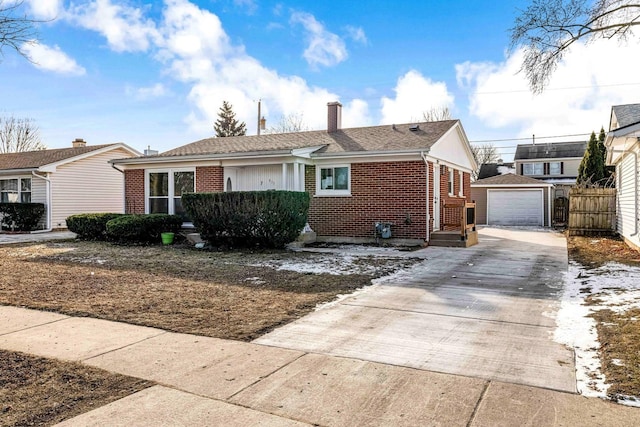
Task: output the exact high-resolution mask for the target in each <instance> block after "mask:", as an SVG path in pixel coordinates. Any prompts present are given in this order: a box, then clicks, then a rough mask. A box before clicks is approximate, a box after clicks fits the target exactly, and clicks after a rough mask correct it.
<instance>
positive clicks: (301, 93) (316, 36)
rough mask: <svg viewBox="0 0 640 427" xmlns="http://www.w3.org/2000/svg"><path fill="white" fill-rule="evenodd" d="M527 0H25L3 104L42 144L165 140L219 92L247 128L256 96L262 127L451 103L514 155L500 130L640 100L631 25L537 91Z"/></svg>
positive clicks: (193, 133) (6, 62)
mask: <svg viewBox="0 0 640 427" xmlns="http://www.w3.org/2000/svg"><path fill="white" fill-rule="evenodd" d="M526 4H527V2H526V1H520V0H518V1H509V2H496V1H491V2H490V1H484V0H476V1H472V2H471V1H460V0H450V1H446V2H435V1H422V2H417V1H415V2H409V1H398V2H386V1H371V2H342V1H341V2H337V1H331V0H327V1H313V2H311V1H296V2H290V3H288V2H282V1H260V0H217V1H213V0H210V1H187V0H166V1H164V2H153V3H146V2H141V1H138V0H125V1H122V0H93V1H83V0H76V1H74V2H73V3H71V2H68V1H61V0H27V2H26V7H27V8H28V9H29V12H30V13H32V14H33V15H35V16H36V17H38V18H40V19H43V20H51V21H49V22H46V23H43V24H41V25H40V26H39V33H40V44H37V45H33V46H25V48H26V49H27V50H28V52H29V53H30V55H31V57H32V59H33V60H34V62H35V63H30V62H28V61H26V60H25V59H23V58H22V57H20V56H18V55H17V54H15V53H14V52H12V51H9V50H5V51H4V57H3V58H2V62H0V93H1V94H2V105H0V114H5V115H7V114H13V115H15V116H18V117H29V118H32V119H34V120H35V121H36V123H37V124H38V126H39V127H40V130H41V134H42V138H43V142H44V143H45V144H46V145H47V146H48V147H50V148H60V147H67V146H70V145H71V141H72V140H73V139H75V138H84V139H85V140H87V141H88V142H89V143H90V144H102V143H110V142H124V143H126V144H128V145H130V146H132V147H133V148H136V149H138V150H140V151H142V150H144V149H145V148H146V147H147V146H151V148H152V149H157V150H160V151H164V150H168V149H171V148H174V147H176V146H179V145H183V144H186V143H189V142H192V141H195V140H198V139H201V138H205V137H209V136H212V135H213V122H214V121H215V119H216V117H217V112H218V109H219V107H220V105H221V104H222V100H228V101H230V102H231V103H232V104H233V106H234V110H235V111H236V113H237V116H238V118H239V119H241V120H244V121H245V122H246V123H247V125H248V130H249V133H250V134H254V133H255V131H256V124H255V122H256V115H257V104H256V102H255V101H256V100H257V99H262V111H263V114H264V116H265V117H266V119H267V127H269V125H275V124H276V123H277V122H278V121H280V120H281V118H282V117H283V116H286V115H292V114H293V115H298V116H300V115H301V116H302V117H303V121H304V122H305V123H306V124H307V125H308V126H309V127H310V128H312V129H323V128H324V127H325V126H326V103H327V102H330V101H335V100H338V101H340V102H342V104H343V106H344V110H343V126H344V127H357V126H367V125H376V124H391V123H408V122H412V121H414V120H416V119H418V118H420V117H421V116H422V113H423V112H424V111H429V110H430V109H432V108H439V107H442V106H447V107H448V108H449V109H450V110H451V112H452V115H453V117H454V118H459V119H461V120H462V124H463V126H464V128H465V130H466V132H467V136H468V138H469V139H470V140H471V141H482V140H498V141H497V142H495V145H496V146H498V147H499V148H500V154H501V155H502V157H503V158H504V159H505V160H509V159H510V158H511V157H512V156H513V152H514V151H515V149H514V148H513V147H514V146H515V144H517V142H518V141H499V140H502V139H510V138H530V137H531V135H532V134H535V135H536V136H537V137H544V136H556V135H574V134H585V133H589V132H591V131H592V130H598V129H599V128H600V126H605V128H606V126H607V125H608V118H609V112H610V108H611V105H614V104H625V103H636V102H638V101H639V100H640V77H637V76H636V74H637V73H636V72H635V70H636V69H637V65H639V64H637V62H638V61H639V60H638V59H636V57H638V55H637V54H636V52H637V46H638V45H637V40H631V41H630V42H629V43H627V44H619V43H617V42H611V41H598V42H595V43H592V44H590V45H587V46H584V45H576V46H575V47H574V48H573V49H572V51H571V53H570V54H569V55H567V57H566V58H565V61H564V63H563V64H561V66H560V67H559V69H558V71H557V72H556V73H555V74H554V76H553V79H552V81H551V84H550V86H549V90H548V91H546V92H545V93H543V94H542V95H537V96H536V95H532V94H531V93H530V92H529V91H528V88H527V83H526V81H525V79H524V77H523V76H522V74H518V73H517V71H518V69H519V66H520V60H521V53H520V52H519V51H515V52H513V53H512V55H511V56H509V57H508V56H507V55H506V50H507V48H508V44H509V28H510V27H511V25H512V23H513V20H514V17H515V16H516V14H517V11H518V10H517V8H518V7H520V8H523V7H525V6H526ZM612 58H613V59H612ZM559 139H560V138H556V139H540V141H554V140H559ZM565 139H570V140H571V139H572V140H575V139H586V137H569V138H565ZM521 142H529V141H521Z"/></svg>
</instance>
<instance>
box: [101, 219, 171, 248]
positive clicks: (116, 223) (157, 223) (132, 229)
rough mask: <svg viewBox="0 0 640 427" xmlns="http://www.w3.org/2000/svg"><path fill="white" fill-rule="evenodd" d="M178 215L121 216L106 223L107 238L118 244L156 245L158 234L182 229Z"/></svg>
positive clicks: (158, 238) (158, 239)
mask: <svg viewBox="0 0 640 427" xmlns="http://www.w3.org/2000/svg"><path fill="white" fill-rule="evenodd" d="M182 221H183V220H182V218H181V217H180V216H179V215H167V214H148V215H122V216H120V217H118V218H114V219H112V220H111V221H109V222H107V237H108V238H109V239H111V240H114V241H116V242H120V243H157V242H159V241H160V233H164V232H171V233H175V232H177V231H179V230H180V228H182Z"/></svg>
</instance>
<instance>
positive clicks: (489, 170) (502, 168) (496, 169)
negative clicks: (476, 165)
mask: <svg viewBox="0 0 640 427" xmlns="http://www.w3.org/2000/svg"><path fill="white" fill-rule="evenodd" d="M508 173H513V174H515V168H514V166H513V163H503V162H500V161H499V162H497V163H483V164H482V165H480V170H479V171H478V178H477V179H485V178H491V177H492V176H496V175H505V174H508Z"/></svg>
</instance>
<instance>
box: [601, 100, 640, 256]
mask: <svg viewBox="0 0 640 427" xmlns="http://www.w3.org/2000/svg"><path fill="white" fill-rule="evenodd" d="M639 139H640V104H627V105H614V106H613V107H611V117H610V120H609V132H608V133H607V138H606V140H605V146H606V147H607V164H609V165H614V166H615V167H616V191H617V220H618V222H617V231H618V233H620V235H621V236H622V237H623V238H624V239H625V241H626V242H627V243H628V244H629V245H630V246H632V247H634V248H636V249H638V250H640V142H639Z"/></svg>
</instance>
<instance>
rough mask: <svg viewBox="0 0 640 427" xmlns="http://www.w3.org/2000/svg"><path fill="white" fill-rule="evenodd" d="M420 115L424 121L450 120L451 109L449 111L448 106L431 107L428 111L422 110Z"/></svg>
mask: <svg viewBox="0 0 640 427" xmlns="http://www.w3.org/2000/svg"><path fill="white" fill-rule="evenodd" d="M422 117H423V119H424V121H425V122H439V121H442V120H451V111H449V107H433V108H431V109H430V110H429V111H423V112H422Z"/></svg>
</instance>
